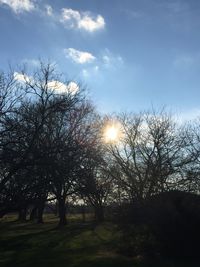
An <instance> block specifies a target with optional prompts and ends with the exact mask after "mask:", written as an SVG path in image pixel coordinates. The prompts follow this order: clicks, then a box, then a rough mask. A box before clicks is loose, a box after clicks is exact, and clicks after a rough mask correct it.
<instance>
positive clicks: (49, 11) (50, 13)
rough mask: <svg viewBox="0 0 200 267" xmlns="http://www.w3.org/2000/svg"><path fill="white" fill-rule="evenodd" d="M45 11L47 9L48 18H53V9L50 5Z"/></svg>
mask: <svg viewBox="0 0 200 267" xmlns="http://www.w3.org/2000/svg"><path fill="white" fill-rule="evenodd" d="M45 9H46V14H47V15H48V16H50V17H51V16H53V8H52V7H51V6H50V5H46V6H45Z"/></svg>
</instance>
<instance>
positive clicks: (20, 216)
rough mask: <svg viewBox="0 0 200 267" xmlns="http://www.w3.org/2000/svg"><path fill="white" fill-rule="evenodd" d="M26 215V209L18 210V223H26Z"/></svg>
mask: <svg viewBox="0 0 200 267" xmlns="http://www.w3.org/2000/svg"><path fill="white" fill-rule="evenodd" d="M26 213H27V209H26V208H22V209H20V210H19V214H18V221H20V222H25V221H26Z"/></svg>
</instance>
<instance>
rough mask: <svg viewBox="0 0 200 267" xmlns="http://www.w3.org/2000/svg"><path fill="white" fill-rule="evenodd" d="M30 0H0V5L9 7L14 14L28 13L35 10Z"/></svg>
mask: <svg viewBox="0 0 200 267" xmlns="http://www.w3.org/2000/svg"><path fill="white" fill-rule="evenodd" d="M33 2H34V1H32V0H0V5H7V6H9V7H10V8H11V9H12V10H13V11H14V12H15V13H16V14H19V13H23V12H30V11H32V10H33V9H35V5H34V3H33Z"/></svg>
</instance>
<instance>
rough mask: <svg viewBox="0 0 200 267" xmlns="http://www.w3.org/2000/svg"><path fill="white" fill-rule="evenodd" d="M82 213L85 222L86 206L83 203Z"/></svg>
mask: <svg viewBox="0 0 200 267" xmlns="http://www.w3.org/2000/svg"><path fill="white" fill-rule="evenodd" d="M81 213H82V220H83V222H85V206H84V205H82V207H81Z"/></svg>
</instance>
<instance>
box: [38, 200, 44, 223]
mask: <svg viewBox="0 0 200 267" xmlns="http://www.w3.org/2000/svg"><path fill="white" fill-rule="evenodd" d="M44 206H45V202H44V201H43V202H40V203H39V205H38V219H37V223H44V221H43V213H44Z"/></svg>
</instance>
